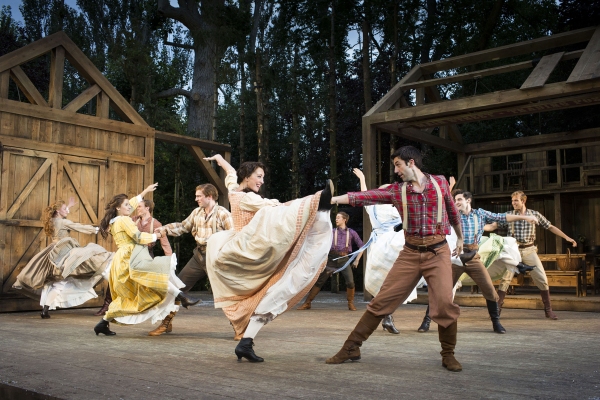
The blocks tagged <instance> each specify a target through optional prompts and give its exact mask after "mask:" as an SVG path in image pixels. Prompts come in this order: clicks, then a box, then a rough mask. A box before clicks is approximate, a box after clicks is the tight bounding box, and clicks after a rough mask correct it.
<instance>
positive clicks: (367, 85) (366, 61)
mask: <svg viewBox="0 0 600 400" xmlns="http://www.w3.org/2000/svg"><path fill="white" fill-rule="evenodd" d="M369 31H370V28H369V21H367V19H366V18H365V19H364V20H363V22H362V37H363V48H362V70H363V91H364V96H365V113H366V112H367V111H369V110H370V109H371V107H373V99H372V97H371V54H370V51H369V49H370V40H369Z"/></svg>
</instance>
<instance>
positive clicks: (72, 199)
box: [67, 196, 77, 208]
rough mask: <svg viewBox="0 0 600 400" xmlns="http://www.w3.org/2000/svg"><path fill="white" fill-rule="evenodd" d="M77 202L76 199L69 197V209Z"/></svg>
mask: <svg viewBox="0 0 600 400" xmlns="http://www.w3.org/2000/svg"><path fill="white" fill-rule="evenodd" d="M76 203H77V202H76V201H75V197H73V196H71V197H69V202H68V203H67V208H71V207H73V206H74V205H75V204H76Z"/></svg>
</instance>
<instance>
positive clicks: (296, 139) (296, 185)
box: [291, 47, 300, 199]
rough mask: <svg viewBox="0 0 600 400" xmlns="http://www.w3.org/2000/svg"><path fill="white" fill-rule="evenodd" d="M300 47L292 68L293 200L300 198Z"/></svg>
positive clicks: (295, 52)
mask: <svg viewBox="0 0 600 400" xmlns="http://www.w3.org/2000/svg"><path fill="white" fill-rule="evenodd" d="M298 68H299V56H298V47H296V48H295V49H294V65H293V67H292V81H293V84H294V88H293V89H292V137H291V140H292V199H297V198H298V197H300V162H299V160H298V149H299V147H300V121H299V117H298V114H299V111H298Z"/></svg>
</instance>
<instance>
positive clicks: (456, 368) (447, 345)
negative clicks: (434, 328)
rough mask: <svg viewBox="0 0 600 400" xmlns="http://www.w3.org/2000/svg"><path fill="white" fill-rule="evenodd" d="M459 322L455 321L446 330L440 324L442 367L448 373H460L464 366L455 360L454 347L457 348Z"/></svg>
mask: <svg viewBox="0 0 600 400" xmlns="http://www.w3.org/2000/svg"><path fill="white" fill-rule="evenodd" d="M457 330H458V322H456V321H454V322H453V323H452V324H450V326H448V327H447V328H444V327H443V326H441V325H439V324H438V333H439V335H440V344H441V345H442V351H441V352H440V354H441V355H442V366H443V367H444V368H446V369H447V370H448V371H452V372H460V371H462V365H460V363H459V362H458V361H456V358H454V347H456V333H457Z"/></svg>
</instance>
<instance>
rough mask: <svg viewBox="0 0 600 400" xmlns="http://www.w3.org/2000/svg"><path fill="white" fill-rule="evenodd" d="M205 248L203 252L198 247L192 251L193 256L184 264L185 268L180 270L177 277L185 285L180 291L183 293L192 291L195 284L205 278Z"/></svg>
mask: <svg viewBox="0 0 600 400" xmlns="http://www.w3.org/2000/svg"><path fill="white" fill-rule="evenodd" d="M206 275H207V274H206V248H204V251H202V250H200V249H199V248H198V247H196V248H195V249H194V255H193V256H192V258H190V260H189V261H188V262H187V264H185V267H183V269H182V270H181V272H180V273H179V275H177V277H178V278H179V279H181V281H182V282H183V283H184V284H185V287H184V288H183V289H182V291H183V292H184V293H187V292H189V291H190V290H192V288H193V287H194V285H195V284H196V282H198V281H199V280H200V279H202V278H204V277H205V276H206Z"/></svg>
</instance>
